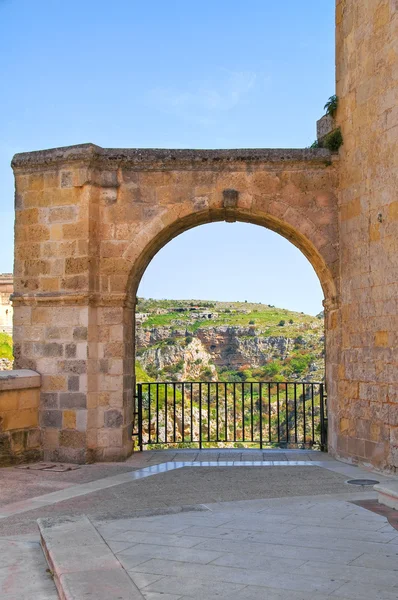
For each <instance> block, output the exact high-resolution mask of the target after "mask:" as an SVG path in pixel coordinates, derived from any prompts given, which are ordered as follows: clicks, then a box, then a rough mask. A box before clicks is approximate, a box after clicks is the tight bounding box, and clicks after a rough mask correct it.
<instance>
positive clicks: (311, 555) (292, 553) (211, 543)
mask: <svg viewBox="0 0 398 600" xmlns="http://www.w3.org/2000/svg"><path fill="white" fill-rule="evenodd" d="M196 548H203V549H204V550H215V551H220V552H225V553H226V552H233V553H235V554H237V553H239V552H241V553H249V554H263V555H265V556H272V557H280V558H294V559H299V560H300V559H302V560H315V561H316V560H318V561H323V562H327V563H328V562H332V563H337V564H347V563H349V562H350V561H353V560H355V559H356V558H358V557H359V556H360V555H361V554H362V551H361V550H345V549H341V548H339V549H338V550H328V549H323V548H312V547H309V548H305V547H300V546H289V545H276V544H266V543H256V542H248V541H243V542H241V543H237V542H232V541H226V540H218V539H212V540H204V541H203V542H202V543H200V544H198V546H196Z"/></svg>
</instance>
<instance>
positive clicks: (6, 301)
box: [0, 273, 14, 334]
mask: <svg viewBox="0 0 398 600" xmlns="http://www.w3.org/2000/svg"><path fill="white" fill-rule="evenodd" d="M13 291H14V278H13V274H12V273H0V332H6V333H10V334H11V333H12V305H11V301H10V296H11V294H12V293H13Z"/></svg>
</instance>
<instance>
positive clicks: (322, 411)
mask: <svg viewBox="0 0 398 600" xmlns="http://www.w3.org/2000/svg"><path fill="white" fill-rule="evenodd" d="M319 402H320V405H319V408H320V410H319V412H320V419H321V450H322V452H324V450H325V446H326V443H325V442H326V440H325V407H324V404H323V403H324V395H323V383H321V384H320V385H319Z"/></svg>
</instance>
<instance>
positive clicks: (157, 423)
mask: <svg viewBox="0 0 398 600" xmlns="http://www.w3.org/2000/svg"><path fill="white" fill-rule="evenodd" d="M156 443H157V444H158V443H159V383H156Z"/></svg>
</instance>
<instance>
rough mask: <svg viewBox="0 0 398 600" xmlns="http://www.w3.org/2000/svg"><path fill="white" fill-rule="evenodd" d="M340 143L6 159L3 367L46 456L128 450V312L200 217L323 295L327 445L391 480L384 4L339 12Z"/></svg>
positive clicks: (392, 115) (389, 85)
mask: <svg viewBox="0 0 398 600" xmlns="http://www.w3.org/2000/svg"><path fill="white" fill-rule="evenodd" d="M336 39H337V45H336V78H337V94H338V96H339V101H340V102H339V108H338V111H337V115H336V120H337V124H338V125H340V126H341V129H342V133H343V138H344V145H343V146H342V148H341V149H340V152H339V155H338V156H337V155H330V154H329V152H328V151H326V150H321V149H317V150H224V151H189V150H137V149H132V150H120V149H102V148H99V147H97V146H94V145H92V144H86V145H82V146H74V147H68V148H58V149H54V150H47V151H40V152H32V153H27V154H19V155H16V156H15V157H14V159H13V168H14V172H15V180H16V229H15V238H16V244H15V273H14V275H15V293H14V311H15V315H14V340H15V359H16V366H17V367H19V368H26V369H34V370H36V371H38V372H39V373H40V374H41V376H42V378H41V385H42V387H41V398H40V424H41V428H42V446H43V448H44V451H45V456H46V458H51V459H56V458H58V459H62V460H75V461H86V460H104V459H106V460H119V459H121V458H124V457H126V456H127V455H128V454H129V453H130V452H131V420H132V410H133V389H134V381H133V365H134V306H135V296H136V290H137V287H138V284H139V282H140V279H141V276H142V274H143V272H144V271H145V268H146V267H147V265H148V263H149V262H150V260H151V259H152V258H153V256H154V255H155V254H156V252H157V251H158V250H159V249H160V248H162V246H164V245H165V244H166V243H167V242H168V241H170V240H171V239H172V238H173V237H175V236H176V235H178V234H179V233H182V232H183V231H186V230H187V229H189V228H191V227H194V226H197V225H200V224H204V223H209V222H211V221H220V220H225V221H235V220H239V221H245V222H250V223H254V224H259V225H263V226H265V227H268V228H270V229H272V230H274V231H276V232H278V233H280V234H281V235H283V236H284V237H285V238H287V239H289V240H290V241H291V242H292V243H293V244H295V245H296V246H297V247H298V248H299V249H300V250H301V251H302V252H303V253H304V254H305V256H306V257H307V258H308V260H309V261H310V262H311V264H312V266H313V267H314V269H315V271H316V273H317V274H318V277H319V280H320V282H321V285H322V288H323V292H324V295H325V302H324V304H325V329H326V378H327V388H328V408H329V449H330V451H331V453H332V454H334V455H335V456H339V457H341V458H343V459H346V460H352V461H360V462H367V463H372V464H373V465H374V466H376V467H379V468H384V469H392V470H394V469H396V468H397V467H398V410H397V407H398V404H397V401H398V358H397V340H398V263H397V256H398V252H397V240H398V235H397V233H398V231H397V230H398V202H397V199H396V189H397V187H398V186H397V177H398V168H397V167H398V164H397V163H398V152H397V149H398V148H397V146H398V3H397V2H396V0H369V2H366V3H358V2H356V1H355V0H339V1H338V2H337V5H336Z"/></svg>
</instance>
